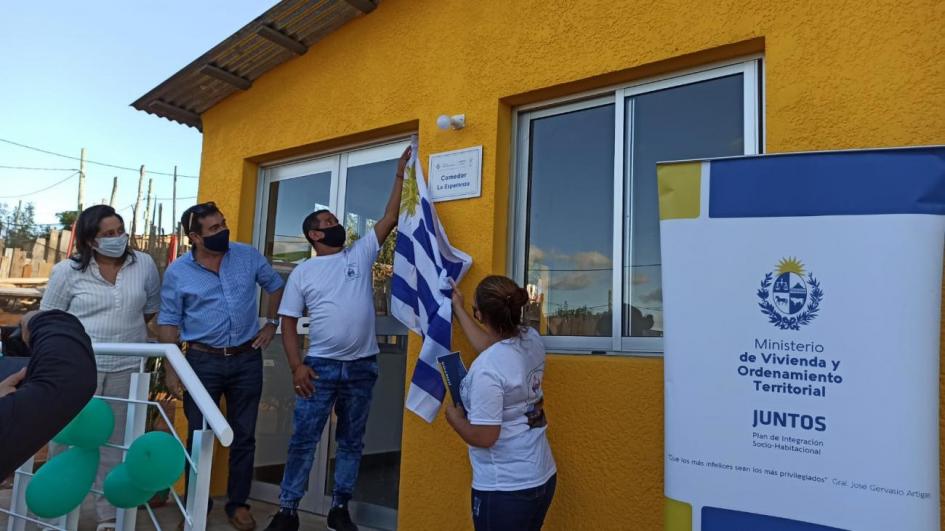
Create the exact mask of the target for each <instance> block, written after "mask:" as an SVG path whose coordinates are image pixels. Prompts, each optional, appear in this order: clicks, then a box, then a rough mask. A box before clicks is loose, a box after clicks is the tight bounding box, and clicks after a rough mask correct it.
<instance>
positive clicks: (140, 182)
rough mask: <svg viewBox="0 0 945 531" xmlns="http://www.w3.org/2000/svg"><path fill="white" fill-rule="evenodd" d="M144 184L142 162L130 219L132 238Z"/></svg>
mask: <svg viewBox="0 0 945 531" xmlns="http://www.w3.org/2000/svg"><path fill="white" fill-rule="evenodd" d="M143 186H144V164H142V165H141V169H140V170H138V197H137V198H136V199H135V211H134V215H133V217H132V220H131V238H132V239H134V237H135V235H136V234H137V230H138V218H139V217H140V216H141V188H142V187H143Z"/></svg>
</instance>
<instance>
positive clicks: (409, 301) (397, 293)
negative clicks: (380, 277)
mask: <svg viewBox="0 0 945 531" xmlns="http://www.w3.org/2000/svg"><path fill="white" fill-rule="evenodd" d="M390 293H391V296H393V297H396V298H397V299H398V300H400V301H401V302H403V303H404V304H406V305H407V306H410V307H411V308H412V309H413V313H414V315H420V303H419V301H418V300H417V291H416V290H415V289H413V288H411V287H410V284H407V281H406V280H404V279H403V277H401V276H400V275H398V274H396V273H395V274H394V276H393V277H391V279H390Z"/></svg>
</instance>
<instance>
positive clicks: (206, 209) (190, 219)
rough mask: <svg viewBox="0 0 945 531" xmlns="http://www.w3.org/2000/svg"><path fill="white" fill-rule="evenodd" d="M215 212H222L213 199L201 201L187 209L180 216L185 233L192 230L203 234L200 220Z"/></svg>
mask: <svg viewBox="0 0 945 531" xmlns="http://www.w3.org/2000/svg"><path fill="white" fill-rule="evenodd" d="M213 214H222V212H220V209H219V208H217V205H216V203H214V202H213V201H208V202H206V203H199V204H196V205H194V206H192V207H190V208H188V209H187V210H185V211H184V213H183V214H182V215H181V217H180V226H181V227H182V228H183V229H184V234H190V233H191V232H194V233H197V234H201V225H200V221H201V220H202V219H203V218H205V217H207V216H212V215H213Z"/></svg>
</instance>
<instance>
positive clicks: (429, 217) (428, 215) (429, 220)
mask: <svg viewBox="0 0 945 531" xmlns="http://www.w3.org/2000/svg"><path fill="white" fill-rule="evenodd" d="M420 205H421V206H422V207H423V223H424V225H426V227H427V231H428V232H429V233H430V234H432V235H434V236H435V235H436V229H435V228H434V227H433V209H432V208H430V202H429V201H427V200H426V199H424V198H422V197H421V198H420Z"/></svg>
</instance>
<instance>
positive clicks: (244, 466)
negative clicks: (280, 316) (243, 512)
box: [184, 349, 263, 516]
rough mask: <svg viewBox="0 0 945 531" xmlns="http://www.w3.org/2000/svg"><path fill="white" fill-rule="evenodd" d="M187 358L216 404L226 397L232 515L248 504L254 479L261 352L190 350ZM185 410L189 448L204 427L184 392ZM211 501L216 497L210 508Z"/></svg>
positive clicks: (228, 506)
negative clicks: (230, 439) (226, 353)
mask: <svg viewBox="0 0 945 531" xmlns="http://www.w3.org/2000/svg"><path fill="white" fill-rule="evenodd" d="M187 361H188V362H189V363H190V366H191V367H192V368H193V369H194V372H195V373H197V377H198V378H200V382H201V383H202V384H203V386H204V387H206V388H207V393H209V394H210V398H211V399H212V400H213V401H214V402H215V403H217V404H219V403H220V397H221V396H223V397H226V420H227V422H229V423H230V427H232V428H233V444H232V445H230V469H229V473H230V475H229V479H228V481H227V485H226V495H227V499H228V502H227V504H226V513H227V514H228V515H230V516H232V515H233V512H234V511H235V510H236V509H237V508H238V507H249V506H248V505H246V500H247V499H248V498H249V490H250V487H251V485H252V482H253V459H254V457H255V455H256V417H257V415H258V414H259V399H260V396H261V395H262V379H263V378H262V352H261V351H260V350H255V351H253V352H247V353H245V354H234V355H233V356H223V355H221V354H209V353H206V352H199V351H197V350H193V349H190V350H189V351H188V352H187ZM184 413H185V414H186V415H187V424H188V433H187V448H188V450H189V449H190V446H191V443H192V441H193V434H194V429H199V428H201V427H202V426H203V415H202V414H201V413H200V410H199V409H198V408H197V404H196V403H194V401H193V399H192V398H191V397H190V394H188V393H185V394H184ZM188 475H189V474H188ZM212 504H213V500H211V507H212V506H213V505H212Z"/></svg>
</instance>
